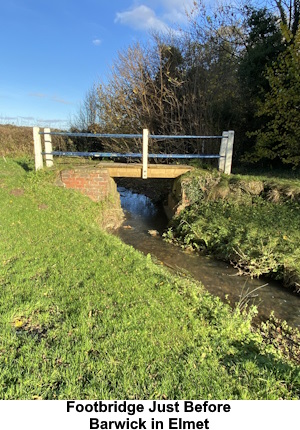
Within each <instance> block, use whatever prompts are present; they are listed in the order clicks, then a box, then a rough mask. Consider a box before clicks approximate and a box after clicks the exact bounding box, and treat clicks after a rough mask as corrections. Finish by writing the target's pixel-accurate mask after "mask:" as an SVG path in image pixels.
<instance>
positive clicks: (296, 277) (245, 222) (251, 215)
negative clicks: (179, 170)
mask: <svg viewBox="0 0 300 430" xmlns="http://www.w3.org/2000/svg"><path fill="white" fill-rule="evenodd" d="M183 186H184V188H185V193H186V196H187V200H188V201H189V205H188V206H187V207H186V209H185V210H184V211H183V212H181V213H180V214H179V216H178V217H177V218H176V219H175V220H174V222H173V227H172V229H170V230H169V231H168V233H167V234H166V238H167V239H169V240H174V239H175V240H176V241H177V242H179V243H180V244H183V246H192V247H193V248H196V249H198V250H205V251H206V252H208V253H210V254H212V255H215V256H217V257H218V258H221V259H223V260H226V261H231V262H232V263H233V264H234V265H235V266H236V267H237V268H238V269H239V270H240V271H241V273H247V274H249V275H250V276H252V277H259V276H261V275H270V276H272V277H273V278H275V279H278V280H280V281H283V283H284V284H285V285H286V286H288V287H291V288H292V289H294V290H300V250H299V242H300V230H299V225H300V182H299V180H298V179H293V180H291V181H288V180H287V179H281V178H279V179H276V178H272V179H270V178H267V177H264V176H244V175H232V176H230V177H228V176H227V177H226V176H225V175H220V174H219V173H218V172H204V171H199V170H197V171H194V172H193V173H192V174H190V175H188V176H187V177H186V180H185V182H184V183H183Z"/></svg>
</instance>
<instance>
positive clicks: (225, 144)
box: [33, 127, 234, 179]
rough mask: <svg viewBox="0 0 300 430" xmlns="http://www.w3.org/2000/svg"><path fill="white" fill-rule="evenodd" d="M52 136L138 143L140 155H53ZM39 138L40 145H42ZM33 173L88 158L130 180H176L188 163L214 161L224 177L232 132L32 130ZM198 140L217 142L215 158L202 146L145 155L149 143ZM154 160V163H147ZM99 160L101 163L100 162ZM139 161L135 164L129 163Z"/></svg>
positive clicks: (35, 128) (65, 152)
mask: <svg viewBox="0 0 300 430" xmlns="http://www.w3.org/2000/svg"><path fill="white" fill-rule="evenodd" d="M52 136H66V137H71V138H72V137H75V138H78V137H84V138H94V139H95V138H99V139H141V140H142V145H141V146H142V148H141V149H142V152H140V153H133V152H130V153H119V152H72V151H53V148H52ZM42 137H43V142H42ZM33 139H34V153H35V169H36V170H39V169H42V168H43V167H44V161H45V164H46V167H52V166H53V157H54V156H58V157H88V158H93V159H95V158H96V159H97V158H98V159H99V167H103V168H105V169H106V170H107V171H108V173H109V175H110V176H111V177H131V178H143V179H147V178H176V177H178V176H180V175H182V174H183V173H186V172H188V171H190V170H192V167H191V166H189V165H187V164H179V160H180V162H182V163H184V162H187V160H188V159H190V160H191V159H218V168H219V170H220V171H221V172H224V173H226V174H230V173H231V165H232V152H233V141H234V131H224V132H223V133H222V135H220V136H194V135H173V136H169V135H151V134H150V133H149V130H148V129H144V130H143V133H142V134H96V133H68V132H56V131H51V130H50V129H49V128H45V129H43V130H40V129H39V127H33ZM157 139H159V140H160V141H161V140H171V139H177V140H178V139H181V140H192V139H193V140H198V141H199V140H202V141H204V140H205V141H207V140H208V139H217V140H219V141H220V151H219V153H218V154H207V153H204V146H203V145H201V152H200V153H199V152H195V153H190V154H186V153H181V154H173V153H172V154H166V153H156V154H154V153H149V141H151V140H157ZM103 159H110V160H114V159H117V160H119V159H125V160H127V161H128V160H130V161H131V162H130V163H126V162H124V163H120V162H117V163H114V162H112V161H111V162H107V161H106V162H105V161H103ZM153 159H154V160H155V163H153V162H150V160H153ZM161 159H164V160H173V161H176V164H175V163H174V164H159V163H158V161H159V160H161ZM100 160H101V161H100ZM135 160H139V162H137V163H135V162H132V161H135Z"/></svg>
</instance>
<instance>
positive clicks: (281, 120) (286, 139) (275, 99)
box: [255, 29, 300, 166]
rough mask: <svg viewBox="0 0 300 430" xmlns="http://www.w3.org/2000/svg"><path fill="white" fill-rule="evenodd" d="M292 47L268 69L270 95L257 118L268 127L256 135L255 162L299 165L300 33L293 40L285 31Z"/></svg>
mask: <svg viewBox="0 0 300 430" xmlns="http://www.w3.org/2000/svg"><path fill="white" fill-rule="evenodd" d="M286 37H287V41H288V42H289V45H288V47H287V49H286V51H284V52H283V53H281V54H280V55H279V57H278V60H277V61H276V62H274V64H273V65H272V67H269V68H268V70H267V73H266V79H267V80H268V82H269V86H270V91H269V92H267V93H266V95H265V100H264V102H262V103H261V104H260V107H259V110H258V115H259V116H260V117H264V118H265V119H266V124H265V126H264V127H262V128H261V129H260V130H258V131H257V132H256V133H255V135H256V136H257V140H256V146H255V150H256V157H255V158H256V159H262V158H268V159H271V160H274V159H275V158H279V159H280V160H281V161H282V162H283V163H288V164H291V165H293V166H299V165H300V30H299V29H298V31H297V33H296V35H295V36H294V37H292V33H291V32H289V31H288V29H286Z"/></svg>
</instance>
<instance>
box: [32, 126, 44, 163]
mask: <svg viewBox="0 0 300 430" xmlns="http://www.w3.org/2000/svg"><path fill="white" fill-rule="evenodd" d="M33 143H34V162H35V170H40V169H42V168H43V155H42V142H41V135H40V128H39V127H33Z"/></svg>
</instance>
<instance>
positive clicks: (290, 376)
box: [222, 340, 300, 399]
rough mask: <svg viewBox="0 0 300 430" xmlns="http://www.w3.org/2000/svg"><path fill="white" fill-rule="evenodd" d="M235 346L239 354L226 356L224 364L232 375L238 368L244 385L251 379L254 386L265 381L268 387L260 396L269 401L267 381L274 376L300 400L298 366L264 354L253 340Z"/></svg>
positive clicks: (223, 360) (270, 354)
mask: <svg viewBox="0 0 300 430" xmlns="http://www.w3.org/2000/svg"><path fill="white" fill-rule="evenodd" d="M233 346H234V347H236V348H237V352H236V353H235V354H234V355H226V356H224V357H223V359H222V362H223V364H224V365H225V367H226V368H227V369H228V370H229V371H230V373H234V370H235V369H237V368H238V369H239V371H238V373H239V375H242V376H241V382H242V383H244V384H245V385H250V384H251V381H250V379H253V381H252V383H254V384H255V382H254V380H255V379H257V378H258V379H261V380H263V379H264V380H265V381H266V386H265V387H264V388H263V391H265V393H260V396H261V395H262V394H265V396H266V399H267V398H268V396H269V389H270V387H269V389H268V388H267V379H269V378H268V375H270V374H273V375H274V377H275V378H276V380H282V381H285V383H286V385H287V388H288V390H289V391H290V393H292V395H293V396H294V397H297V398H299V396H300V380H299V368H297V366H293V365H292V364H289V363H288V362H286V361H284V360H282V359H280V358H277V357H276V356H274V355H273V354H272V353H271V352H267V351H266V352H263V353H262V352H261V351H260V349H259V347H258V345H257V344H256V343H255V342H254V341H253V340H251V341H250V342H248V343H247V344H244V343H243V344H241V343H240V342H236V343H234V344H233ZM250 375H251V376H250ZM262 378H263V379H262ZM258 394H259V393H258ZM283 396H284V393H283Z"/></svg>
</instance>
